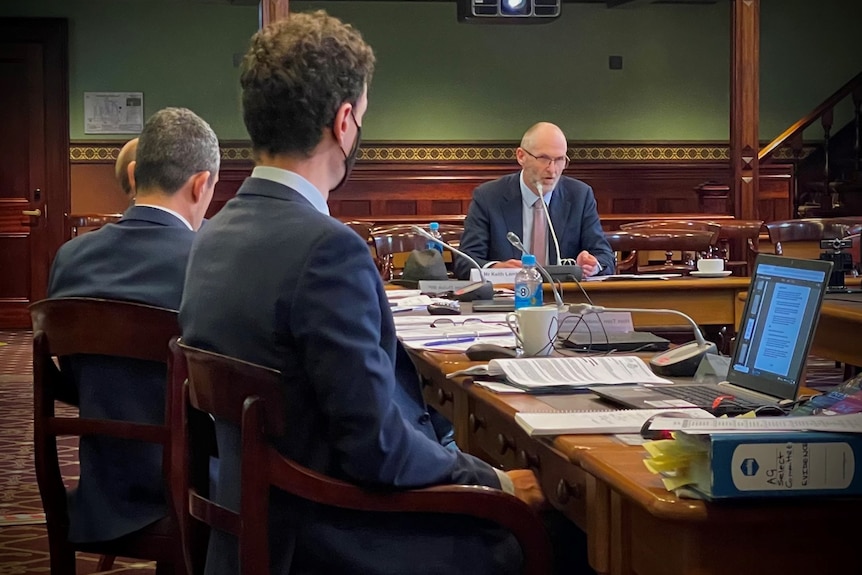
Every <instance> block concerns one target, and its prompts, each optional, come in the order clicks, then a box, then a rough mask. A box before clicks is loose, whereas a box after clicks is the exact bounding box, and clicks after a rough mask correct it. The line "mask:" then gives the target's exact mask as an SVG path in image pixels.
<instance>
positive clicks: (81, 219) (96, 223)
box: [68, 214, 123, 238]
mask: <svg viewBox="0 0 862 575" xmlns="http://www.w3.org/2000/svg"><path fill="white" fill-rule="evenodd" d="M122 217H123V214H70V215H69V216H68V220H69V227H70V228H71V230H72V237H73V238H74V237H75V236H77V235H78V234H79V233H80V232H81V231H82V230H83V231H92V230H96V229H99V228H101V227H102V226H104V225H105V224H112V223H115V222H118V221H120V218H122Z"/></svg>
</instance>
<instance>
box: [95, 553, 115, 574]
mask: <svg viewBox="0 0 862 575" xmlns="http://www.w3.org/2000/svg"><path fill="white" fill-rule="evenodd" d="M115 559H116V557H114V556H113V555H101V556H100V557H99V565H98V567H96V571H97V572H98V571H110V570H111V569H112V568H113V567H114V560H115Z"/></svg>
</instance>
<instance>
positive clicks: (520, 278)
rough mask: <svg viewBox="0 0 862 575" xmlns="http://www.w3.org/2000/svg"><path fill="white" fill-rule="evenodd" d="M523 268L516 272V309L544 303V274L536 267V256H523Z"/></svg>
mask: <svg viewBox="0 0 862 575" xmlns="http://www.w3.org/2000/svg"><path fill="white" fill-rule="evenodd" d="M521 266H523V267H521V269H520V270H519V271H518V273H517V274H515V309H520V308H522V307H533V306H540V305H542V275H541V274H540V273H539V270H537V269H536V256H534V255H533V254H524V255H522V256H521Z"/></svg>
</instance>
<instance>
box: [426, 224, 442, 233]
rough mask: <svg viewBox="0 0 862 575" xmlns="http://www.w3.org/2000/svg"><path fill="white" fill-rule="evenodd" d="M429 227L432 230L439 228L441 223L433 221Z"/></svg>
mask: <svg viewBox="0 0 862 575" xmlns="http://www.w3.org/2000/svg"><path fill="white" fill-rule="evenodd" d="M428 227H429V228H430V229H431V231H434V230H439V229H440V224H438V223H437V222H431V223H430V224H428Z"/></svg>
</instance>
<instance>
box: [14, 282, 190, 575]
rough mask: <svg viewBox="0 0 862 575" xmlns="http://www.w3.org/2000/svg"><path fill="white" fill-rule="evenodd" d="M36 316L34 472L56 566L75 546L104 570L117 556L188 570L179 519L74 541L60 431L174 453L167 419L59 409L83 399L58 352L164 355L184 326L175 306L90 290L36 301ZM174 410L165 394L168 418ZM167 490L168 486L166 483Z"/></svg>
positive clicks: (66, 574) (70, 559)
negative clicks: (96, 295) (62, 413)
mask: <svg viewBox="0 0 862 575" xmlns="http://www.w3.org/2000/svg"><path fill="white" fill-rule="evenodd" d="M30 315H31V318H32V324H33V407H34V409H33V436H34V443H35V461H36V479H37V483H38V485H39V494H40V495H41V497H42V505H43V507H44V510H45V519H46V523H47V530H48V546H49V550H50V555H51V573H52V574H53V575H70V574H74V573H75V572H76V570H75V552H76V551H80V552H84V553H94V554H97V555H102V558H101V559H100V561H99V567H98V570H99V571H105V570H108V569H110V568H111V565H112V564H113V561H114V558H115V557H117V556H121V557H131V558H134V559H140V560H145V561H156V562H157V568H156V573H157V574H159V575H162V574H174V575H181V574H184V573H185V569H184V567H183V561H182V549H181V546H180V545H179V544H178V541H179V533H178V530H177V524H176V520H175V519H174V518H173V517H167V518H165V519H162V520H160V521H157V522H156V523H154V524H152V525H149V526H147V527H145V528H144V529H141V530H140V531H136V532H134V533H131V534H129V535H126V536H123V537H121V538H119V539H114V540H111V541H106V542H98V543H72V542H70V541H69V539H68V529H69V516H68V508H67V501H66V497H67V494H66V488H65V486H64V483H63V476H62V474H61V471H60V463H59V459H58V455H57V438H58V437H62V436H78V437H80V436H86V435H105V436H111V437H116V438H119V439H126V440H136V441H144V442H150V443H159V444H161V445H163V446H164V454H165V455H164V465H165V468H167V464H168V461H169V441H168V440H169V427H168V424H167V423H165V424H164V425H149V424H142V423H130V422H126V421H116V420H103V419H85V418H81V417H57V415H56V413H55V402H61V403H65V404H69V405H77V404H78V397H77V390H76V389H75V387H74V385H72V383H71V382H70V380H69V379H68V377H67V376H66V374H64V373H63V372H62V371H61V370H60V369H59V368H58V367H57V365H58V364H57V363H55V361H54V359H55V358H59V357H62V356H69V355H74V354H96V355H106V356H115V357H124V358H132V359H139V360H149V361H158V362H163V363H166V362H167V359H168V342H169V341H170V339H171V338H172V337H176V335H177V334H178V333H179V325H178V323H177V313H176V312H175V311H172V310H167V309H163V308H158V307H152V306H147V305H142V304H136V303H128V302H120V301H112V300H105V299H91V298H57V299H48V300H42V301H39V302H36V303H34V304H32V305H31V306H30ZM170 412H171V402H170V394H166V398H165V413H166V421H168V420H169V414H170ZM166 492H167V490H166Z"/></svg>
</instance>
